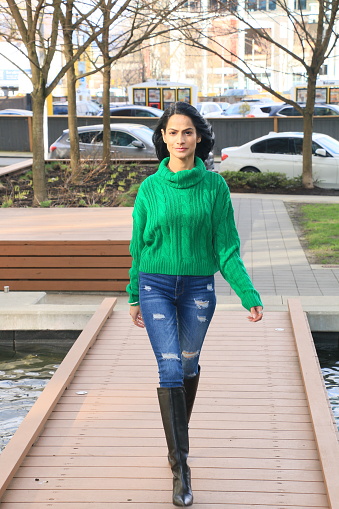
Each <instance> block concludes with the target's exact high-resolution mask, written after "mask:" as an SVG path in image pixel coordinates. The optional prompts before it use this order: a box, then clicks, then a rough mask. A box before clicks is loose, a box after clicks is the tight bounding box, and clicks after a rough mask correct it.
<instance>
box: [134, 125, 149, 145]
mask: <svg viewBox="0 0 339 509" xmlns="http://www.w3.org/2000/svg"><path fill="white" fill-rule="evenodd" d="M131 132H132V133H133V134H134V135H135V136H138V134H139V135H140V136H142V138H143V139H144V140H145V141H147V143H149V144H150V145H153V141H152V136H153V132H154V131H153V130H152V129H150V128H149V127H146V126H144V127H136V128H135V129H131Z"/></svg>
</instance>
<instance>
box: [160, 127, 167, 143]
mask: <svg viewBox="0 0 339 509" xmlns="http://www.w3.org/2000/svg"><path fill="white" fill-rule="evenodd" d="M161 134H162V139H163V140H164V143H166V139H165V138H166V134H165V131H164V130H163V129H161Z"/></svg>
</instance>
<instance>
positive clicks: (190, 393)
mask: <svg viewBox="0 0 339 509" xmlns="http://www.w3.org/2000/svg"><path fill="white" fill-rule="evenodd" d="M199 378H200V366H198V374H197V375H196V376H195V377H193V378H185V379H184V387H185V391H186V408H187V421H188V422H190V418H191V414H192V410H193V405H194V400H195V396H196V393H197V390H198V385H199Z"/></svg>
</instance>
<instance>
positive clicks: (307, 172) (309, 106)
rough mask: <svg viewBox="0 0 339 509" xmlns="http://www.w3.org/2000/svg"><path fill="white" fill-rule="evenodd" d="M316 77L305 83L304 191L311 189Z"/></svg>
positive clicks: (311, 77)
mask: <svg viewBox="0 0 339 509" xmlns="http://www.w3.org/2000/svg"><path fill="white" fill-rule="evenodd" d="M316 79H317V77H316V75H315V76H311V75H310V76H309V78H308V82H307V99H306V106H305V108H304V125H303V127H304V142H303V173H302V183H303V187H305V188H306V189H313V188H314V185H313V175H312V133H313V113H314V102H315V88H316Z"/></svg>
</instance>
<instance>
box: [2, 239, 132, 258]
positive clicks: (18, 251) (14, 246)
mask: <svg viewBox="0 0 339 509" xmlns="http://www.w3.org/2000/svg"><path fill="white" fill-rule="evenodd" d="M124 255H125V256H128V257H129V256H130V253H129V242H125V243H123V242H120V241H118V242H116V243H115V242H114V241H109V242H107V243H103V242H91V241H88V243H86V242H84V241H82V242H80V241H79V242H77V243H72V242H56V241H55V242H53V241H50V242H47V241H46V242H44V243H42V242H33V241H32V242H16V243H11V242H0V256H124Z"/></svg>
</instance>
